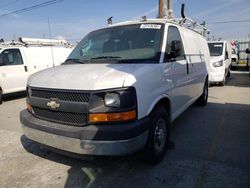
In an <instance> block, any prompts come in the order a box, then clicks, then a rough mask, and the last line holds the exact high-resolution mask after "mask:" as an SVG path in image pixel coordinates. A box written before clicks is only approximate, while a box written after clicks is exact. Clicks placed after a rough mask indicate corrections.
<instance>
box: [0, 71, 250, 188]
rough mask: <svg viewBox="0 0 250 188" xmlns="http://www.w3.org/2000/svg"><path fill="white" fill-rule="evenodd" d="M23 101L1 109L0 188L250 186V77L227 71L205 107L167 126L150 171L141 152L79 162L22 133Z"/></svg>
mask: <svg viewBox="0 0 250 188" xmlns="http://www.w3.org/2000/svg"><path fill="white" fill-rule="evenodd" d="M24 108H25V98H24V97H23V96H22V95H21V96H15V97H12V98H7V99H4V102H3V104H2V105H0V169H1V170H0V187H11V188H12V187H108V188H112V187H120V188H121V187H129V188H131V187H143V188H146V187H157V188H158V187H180V188H183V187H197V188H202V187H213V188H214V187H226V188H229V187H235V188H244V187H245V188H249V187H250V78H249V77H248V73H245V72H233V73H232V75H231V78H229V79H228V82H227V85H226V86H224V87H220V86H212V87H210V88H209V99H208V104H207V106H206V107H198V106H196V105H193V106H191V107H190V108H189V109H188V110H187V111H186V112H184V113H183V114H182V115H181V116H180V117H179V118H178V119H177V120H175V121H174V123H173V124H172V127H171V128H172V129H171V130H172V132H171V140H172V141H173V142H174V144H175V147H174V148H173V149H171V150H168V151H167V153H166V156H165V158H164V160H163V161H162V162H161V163H159V164H158V165H156V166H152V165H147V164H146V163H144V162H143V154H141V153H138V154H135V155H132V156H128V157H98V158H95V157H83V159H81V160H80V159H75V158H71V157H68V156H64V155H60V154H56V153H54V152H51V151H49V150H47V149H44V148H42V147H40V146H39V145H37V144H35V143H33V142H32V141H30V140H28V139H27V138H26V137H25V136H23V134H22V130H21V124H20V122H19V112H20V111H21V110H22V109H24Z"/></svg>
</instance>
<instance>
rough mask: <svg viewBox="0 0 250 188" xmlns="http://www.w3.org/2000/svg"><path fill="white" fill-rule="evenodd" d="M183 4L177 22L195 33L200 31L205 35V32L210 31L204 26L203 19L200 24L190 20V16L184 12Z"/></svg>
mask: <svg viewBox="0 0 250 188" xmlns="http://www.w3.org/2000/svg"><path fill="white" fill-rule="evenodd" d="M184 9H185V4H184V3H182V4H181V17H182V18H181V19H179V21H178V24H179V25H181V26H184V27H187V28H188V29H191V30H193V31H195V32H197V33H200V34H201V35H203V36H204V37H205V35H206V34H209V33H210V30H209V29H208V28H207V27H206V26H205V25H206V23H205V21H203V23H201V24H197V22H196V21H194V20H192V19H191V18H188V17H186V16H185V14H184Z"/></svg>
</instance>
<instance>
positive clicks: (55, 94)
mask: <svg viewBox="0 0 250 188" xmlns="http://www.w3.org/2000/svg"><path fill="white" fill-rule="evenodd" d="M31 96H32V97H39V98H45V99H51V98H56V99H58V100H62V101H71V102H85V103H88V102H89V98H90V94H89V93H83V92H81V91H61V90H40V89H31Z"/></svg>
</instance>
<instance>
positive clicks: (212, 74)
mask: <svg viewBox="0 0 250 188" xmlns="http://www.w3.org/2000/svg"><path fill="white" fill-rule="evenodd" d="M208 47H209V51H210V56H211V62H210V63H209V64H208V65H207V69H208V74H209V83H210V84H213V83H219V84H220V85H221V86H224V85H225V84H226V77H227V76H230V68H231V63H232V59H231V54H232V49H231V44H230V43H229V42H227V41H209V42H208Z"/></svg>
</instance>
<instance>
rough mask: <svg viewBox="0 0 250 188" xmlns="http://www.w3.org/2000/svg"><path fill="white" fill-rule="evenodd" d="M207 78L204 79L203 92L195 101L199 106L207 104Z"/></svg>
mask: <svg viewBox="0 0 250 188" xmlns="http://www.w3.org/2000/svg"><path fill="white" fill-rule="evenodd" d="M208 85H209V84H208V80H207V79H206V81H205V84H204V87H203V92H202V94H201V96H200V97H199V98H198V100H197V103H198V104H199V105H200V106H205V105H206V104H207V99H208Z"/></svg>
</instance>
